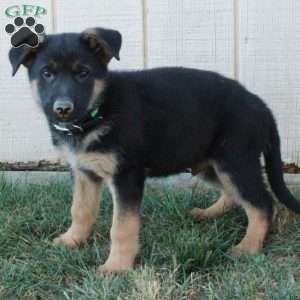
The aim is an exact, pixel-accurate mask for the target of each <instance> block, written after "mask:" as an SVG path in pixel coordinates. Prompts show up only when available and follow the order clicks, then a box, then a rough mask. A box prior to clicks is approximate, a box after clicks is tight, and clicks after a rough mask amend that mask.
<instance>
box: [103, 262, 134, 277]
mask: <svg viewBox="0 0 300 300" xmlns="http://www.w3.org/2000/svg"><path fill="white" fill-rule="evenodd" d="M132 267H133V264H132V263H126V262H123V263H116V262H112V261H109V260H107V261H106V263H105V264H104V265H101V266H100V267H99V268H98V270H97V272H98V273H105V274H107V273H122V272H126V271H128V270H130V269H132Z"/></svg>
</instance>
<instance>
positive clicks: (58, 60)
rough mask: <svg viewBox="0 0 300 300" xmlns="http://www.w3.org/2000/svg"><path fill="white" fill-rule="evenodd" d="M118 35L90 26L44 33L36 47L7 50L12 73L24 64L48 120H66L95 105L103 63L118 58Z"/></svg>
mask: <svg viewBox="0 0 300 300" xmlns="http://www.w3.org/2000/svg"><path fill="white" fill-rule="evenodd" d="M121 41H122V39H121V34H120V33H119V32H118V31H115V30H109V29H103V28H91V29H87V30H85V31H84V32H82V33H80V34H77V33H66V34H57V35H48V36H46V37H45V39H44V41H43V42H41V43H40V45H39V46H38V47H36V48H30V47H27V46H21V47H19V48H12V49H11V50H10V53H9V58H10V62H11V64H12V67H13V75H15V74H16V72H17V71H18V69H19V67H20V66H21V65H24V66H25V67H27V69H28V75H29V79H30V81H31V85H32V88H33V90H34V93H35V94H37V98H38V101H39V104H40V105H41V107H42V108H43V110H44V112H45V114H46V116H47V117H48V119H49V120H50V121H55V122H60V123H68V122H72V121H74V120H76V119H80V118H81V117H83V116H84V115H85V114H86V112H87V110H90V109H93V108H95V106H97V100H99V97H100V94H101V91H102V90H103V88H104V85H105V78H106V76H107V66H108V63H109V62H110V60H111V59H112V58H113V57H114V58H116V59H117V60H119V51H120V48H121Z"/></svg>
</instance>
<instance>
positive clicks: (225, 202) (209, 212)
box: [191, 193, 234, 220]
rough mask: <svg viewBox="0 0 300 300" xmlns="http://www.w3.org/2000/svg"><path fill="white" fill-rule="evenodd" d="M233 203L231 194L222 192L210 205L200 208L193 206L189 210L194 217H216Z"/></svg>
mask: <svg viewBox="0 0 300 300" xmlns="http://www.w3.org/2000/svg"><path fill="white" fill-rule="evenodd" d="M233 204H234V200H233V198H232V196H229V195H227V194H226V193H222V195H221V197H220V198H219V199H218V200H217V202H215V203H214V204H213V205H212V206H210V207H208V208H206V209H201V208H197V207H196V208H193V209H192V210H191V215H192V216H193V218H195V219H198V220H199V219H205V218H211V217H216V216H219V215H222V214H224V213H225V212H226V211H228V210H229V209H230V208H231V207H232V206H233Z"/></svg>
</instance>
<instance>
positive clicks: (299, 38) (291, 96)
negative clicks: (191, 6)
mask: <svg viewBox="0 0 300 300" xmlns="http://www.w3.org/2000/svg"><path fill="white" fill-rule="evenodd" d="M299 15H300V2H299V1H298V0H289V1H286V0H277V1H273V0H264V1H260V0H240V18H239V19H240V34H239V49H240V51H239V53H240V58H239V59H240V79H241V81H242V82H243V83H244V84H245V85H246V86H247V87H248V88H249V89H250V90H252V91H254V92H256V93H258V94H259V95H260V96H262V98H263V99H264V100H265V101H266V102H267V103H268V104H269V106H270V107H271V108H272V110H273V111H274V114H275V117H276V119H277V121H278V125H279V129H280V135H281V140H282V152H283V158H284V159H285V160H290V161H293V162H297V163H300V153H299V151H300V139H299V138H300V80H299V78H300V35H299V32H300V18H299ZM249 117H251V116H249Z"/></svg>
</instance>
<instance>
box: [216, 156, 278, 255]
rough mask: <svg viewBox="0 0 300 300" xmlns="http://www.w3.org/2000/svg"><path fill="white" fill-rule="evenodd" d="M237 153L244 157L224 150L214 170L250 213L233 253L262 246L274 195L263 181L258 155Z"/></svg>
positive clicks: (269, 220)
mask: <svg viewBox="0 0 300 300" xmlns="http://www.w3.org/2000/svg"><path fill="white" fill-rule="evenodd" d="M237 157H241V158H243V159H236V158H235V157H232V155H228V156H226V154H225V153H223V157H221V158H220V159H219V160H217V161H216V163H215V170H216V172H217V174H218V177H219V178H220V180H221V182H222V184H223V186H224V188H225V189H226V191H227V192H228V193H230V194H231V195H233V196H234V199H235V201H236V202H237V203H238V204H239V205H241V206H242V207H243V208H244V209H245V211H246V214H247V217H248V227H247V231H246V234H245V236H244V238H243V239H242V241H241V242H240V243H239V244H238V245H237V246H235V247H234V248H233V254H234V255H237V256H239V255H241V254H253V253H256V252H258V251H260V250H261V249H262V247H263V244H264V240H265V238H266V235H267V233H268V230H269V226H270V222H271V219H272V212H273V199H272V197H271V195H270V193H269V192H268V191H267V189H266V187H265V185H264V182H263V178H262V174H261V165H260V161H259V155H255V154H251V155H249V154H248V157H245V156H244V157H243V155H239V156H237Z"/></svg>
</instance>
